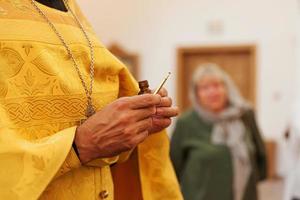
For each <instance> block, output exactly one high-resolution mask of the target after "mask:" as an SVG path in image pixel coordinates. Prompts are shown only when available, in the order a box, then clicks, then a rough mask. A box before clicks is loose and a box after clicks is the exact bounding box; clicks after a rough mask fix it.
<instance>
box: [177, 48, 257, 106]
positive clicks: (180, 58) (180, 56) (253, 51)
mask: <svg viewBox="0 0 300 200" xmlns="http://www.w3.org/2000/svg"><path fill="white" fill-rule="evenodd" d="M242 51H245V52H249V54H250V56H251V69H252V73H251V76H252V77H251V79H250V80H251V85H252V86H253V91H252V92H253V99H252V102H253V104H254V105H253V106H254V107H255V106H256V102H257V99H256V97H257V94H256V93H257V92H256V88H257V83H256V82H257V74H256V70H257V69H256V67H257V66H256V65H257V64H256V62H257V47H256V45H254V44H245V45H209V46H194V47H179V48H178V49H177V103H178V106H179V108H180V109H182V108H183V107H182V106H183V101H184V100H183V99H184V97H183V91H184V89H185V88H183V85H182V83H183V81H186V80H184V77H183V76H182V74H183V73H184V57H185V56H186V55H189V54H197V53H234V52H242Z"/></svg>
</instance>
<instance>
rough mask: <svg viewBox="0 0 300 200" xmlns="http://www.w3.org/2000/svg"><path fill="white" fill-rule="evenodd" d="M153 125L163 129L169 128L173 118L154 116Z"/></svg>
mask: <svg viewBox="0 0 300 200" xmlns="http://www.w3.org/2000/svg"><path fill="white" fill-rule="evenodd" d="M152 123H153V127H158V129H160V130H162V129H165V128H168V127H169V126H170V125H171V123H172V120H171V119H170V118H160V117H153V118H152Z"/></svg>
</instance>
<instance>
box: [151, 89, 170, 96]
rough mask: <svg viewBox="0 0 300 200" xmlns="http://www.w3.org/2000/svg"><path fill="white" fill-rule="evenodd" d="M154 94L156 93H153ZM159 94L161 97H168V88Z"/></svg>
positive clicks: (161, 90)
mask: <svg viewBox="0 0 300 200" xmlns="http://www.w3.org/2000/svg"><path fill="white" fill-rule="evenodd" d="M153 92H154V91H153ZM158 94H159V95H160V96H161V97H167V96H168V90H167V89H166V88H161V89H160V90H159V92H158Z"/></svg>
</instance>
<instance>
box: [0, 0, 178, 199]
mask: <svg viewBox="0 0 300 200" xmlns="http://www.w3.org/2000/svg"><path fill="white" fill-rule="evenodd" d="M69 4H70V7H71V8H72V9H73V10H75V13H76V14H77V15H78V16H79V18H80V20H81V21H82V23H83V25H84V26H85V27H86V28H87V30H88V33H89V36H90V38H91V40H92V42H93V45H94V46H95V58H96V61H95V84H94V93H93V100H94V105H95V106H96V108H97V110H101V108H103V107H104V106H105V105H107V104H109V103H110V102H112V101H114V100H115V99H117V98H118V97H122V96H131V95H135V94H137V91H138V87H137V84H136V81H135V80H134V79H133V78H132V76H131V75H130V73H129V72H128V70H127V68H126V67H125V66H124V65H123V64H122V63H121V62H120V61H118V59H116V58H115V57H114V56H113V55H111V54H110V52H109V51H108V50H107V49H105V48H104V47H103V45H102V44H101V43H100V42H99V41H98V40H97V38H96V36H95V34H94V33H93V31H92V28H91V27H90V25H89V24H88V22H87V21H86V19H85V18H84V17H83V16H82V14H81V12H80V10H79V9H78V6H77V5H76V3H75V2H74V1H72V0H69ZM39 6H40V7H41V9H42V10H43V11H44V12H45V13H46V15H47V16H48V17H49V18H50V19H51V21H52V22H53V23H55V26H56V27H57V29H58V30H59V31H60V33H61V34H62V35H63V36H64V38H65V39H66V41H67V43H68V44H69V45H70V47H71V49H72V52H73V53H74V55H75V59H76V60H77V62H78V63H79V65H80V69H81V71H82V72H83V74H84V76H85V80H87V79H88V73H89V64H90V55H89V48H88V46H87V43H86V41H85V38H84V36H83V34H82V32H81V30H80V29H79V28H78V27H77V26H76V23H75V22H74V20H73V19H72V17H71V15H70V14H69V13H65V12H61V11H58V10H55V9H52V8H48V7H46V6H43V5H42V4H39ZM85 108H86V97H85V94H84V90H83V87H82V85H81V83H80V80H79V78H78V75H77V73H76V71H75V68H74V66H73V64H72V62H71V60H70V58H69V57H68V55H67V52H66V50H65V48H64V47H63V46H62V44H61V43H60V41H59V39H58V38H57V36H56V35H55V34H54V32H53V31H52V30H51V28H50V27H49V25H48V24H47V23H45V22H44V20H43V18H41V16H40V15H39V14H38V13H37V12H36V11H35V9H34V8H33V7H32V5H31V4H30V1H24V0H0V177H1V178H0V199H1V200H2V199H5V200H18V199H26V200H34V199H42V200H69V199H78V200H95V199H101V195H99V194H101V192H103V191H105V192H107V193H108V197H107V198H105V199H108V200H112V199H113V194H114V192H113V182H112V177H111V173H110V165H111V164H113V163H116V162H120V161H121V160H124V159H125V158H126V156H128V155H127V154H122V155H120V156H117V157H114V158H108V159H99V160H95V161H93V162H91V163H89V164H88V165H87V166H82V165H81V164H80V162H79V160H78V158H77V156H76V154H75V152H74V150H73V149H72V142H73V139H74V134H75V130H76V124H77V122H78V121H79V120H80V119H82V118H83V116H84V112H85ZM168 146H169V141H168V138H167V136H166V134H165V132H162V133H158V134H156V135H153V136H151V137H149V139H147V140H146V141H145V142H144V143H143V144H141V145H140V146H139V155H140V156H139V173H140V177H141V178H140V179H141V185H142V188H141V191H142V193H143V199H145V200H162V199H164V200H177V199H182V197H181V194H180V192H179V187H178V184H177V181H176V178H175V174H174V171H173V168H172V166H171V163H170V160H169V156H168V154H169V149H168ZM162 188H163V189H162ZM124 200H126V199H124ZM128 200H131V199H128Z"/></svg>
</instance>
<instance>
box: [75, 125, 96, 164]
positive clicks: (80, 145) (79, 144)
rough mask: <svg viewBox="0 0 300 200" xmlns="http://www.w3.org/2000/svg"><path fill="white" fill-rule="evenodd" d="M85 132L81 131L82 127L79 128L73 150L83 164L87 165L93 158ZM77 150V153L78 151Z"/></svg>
mask: <svg viewBox="0 0 300 200" xmlns="http://www.w3.org/2000/svg"><path fill="white" fill-rule="evenodd" d="M84 135H85V134H84V132H83V130H82V129H81V127H77V129H76V133H75V139H74V142H73V148H74V147H75V148H76V149H75V148H74V150H75V152H76V154H77V156H78V158H79V160H80V162H81V163H82V164H85V163H87V162H89V161H91V160H92V159H93V158H92V156H91V153H89V150H88V149H89V148H88V146H89V144H88V142H87V137H84ZM76 150H77V151H76Z"/></svg>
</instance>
